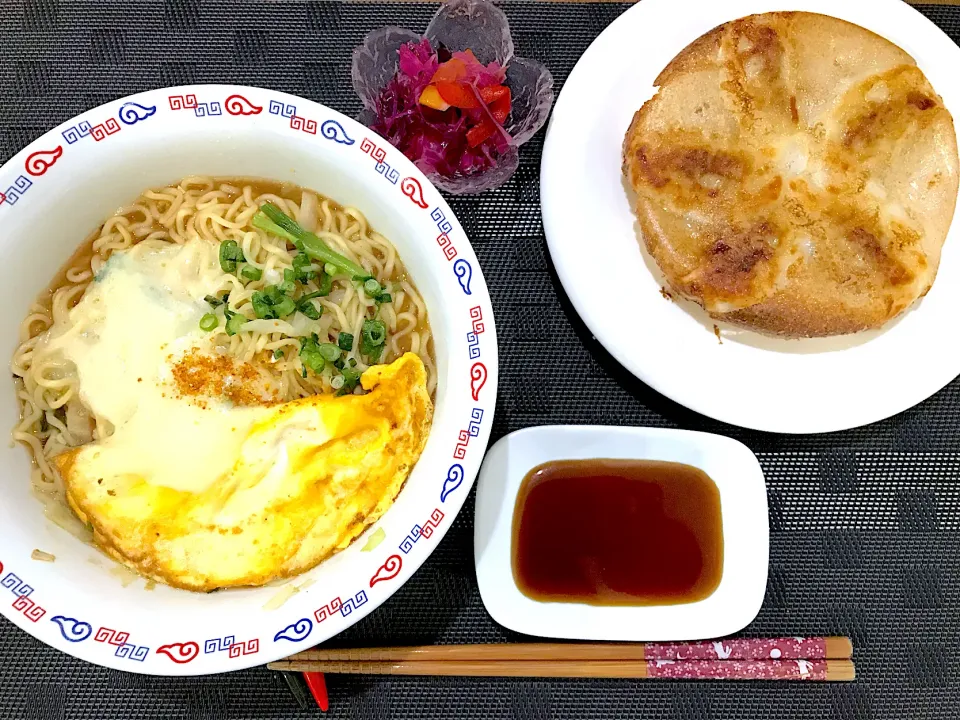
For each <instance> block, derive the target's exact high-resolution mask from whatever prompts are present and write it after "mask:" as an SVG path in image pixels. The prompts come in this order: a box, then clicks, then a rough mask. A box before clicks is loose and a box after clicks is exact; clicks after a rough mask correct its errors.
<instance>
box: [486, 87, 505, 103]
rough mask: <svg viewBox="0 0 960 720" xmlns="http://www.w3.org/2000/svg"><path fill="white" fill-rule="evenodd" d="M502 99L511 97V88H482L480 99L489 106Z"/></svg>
mask: <svg viewBox="0 0 960 720" xmlns="http://www.w3.org/2000/svg"><path fill="white" fill-rule="evenodd" d="M502 97H507V98H509V97H510V88H508V87H507V86H506V85H491V86H489V87H482V88H480V99H481V100H483V101H484V102H485V103H486V104H487V105H489V104H490V103H492V102H494V101H496V100H499V99H500V98H502Z"/></svg>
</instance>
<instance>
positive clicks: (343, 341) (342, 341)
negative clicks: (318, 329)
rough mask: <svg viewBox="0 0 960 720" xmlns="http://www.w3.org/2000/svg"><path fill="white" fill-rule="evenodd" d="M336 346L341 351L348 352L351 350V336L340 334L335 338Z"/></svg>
mask: <svg viewBox="0 0 960 720" xmlns="http://www.w3.org/2000/svg"><path fill="white" fill-rule="evenodd" d="M337 345H339V346H340V349H341V350H346V351H347V352H350V351H351V350H353V335H352V334H350V333H345V332H342V333H340V334H339V335H338V336H337Z"/></svg>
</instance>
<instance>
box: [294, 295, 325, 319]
mask: <svg viewBox="0 0 960 720" xmlns="http://www.w3.org/2000/svg"><path fill="white" fill-rule="evenodd" d="M297 310H299V311H300V312H302V313H303V314H304V315H306V316H307V317H308V318H310V319H311V320H319V319H320V315H321V314H322V313H323V308H322V307H321V308H317V306H316V305H314V304H313V302H312V301H311V299H310V298H308V297H302V298H300V301H299V302H298V303H297Z"/></svg>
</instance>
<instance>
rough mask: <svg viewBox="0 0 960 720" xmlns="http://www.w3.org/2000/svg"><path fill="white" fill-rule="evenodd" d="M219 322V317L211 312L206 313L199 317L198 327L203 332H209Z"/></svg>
mask: <svg viewBox="0 0 960 720" xmlns="http://www.w3.org/2000/svg"><path fill="white" fill-rule="evenodd" d="M219 324H220V320H219V318H217V316H216V315H214V314H213V313H207V314H206V315H204V316H203V317H202V318H200V329H201V330H203V331H204V332H210V331H211V330H214V329H216V327H217V325H219Z"/></svg>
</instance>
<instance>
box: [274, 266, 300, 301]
mask: <svg viewBox="0 0 960 720" xmlns="http://www.w3.org/2000/svg"><path fill="white" fill-rule="evenodd" d="M277 289H279V290H280V292H282V293H283V294H284V295H293V293H294V292H296V290H297V284H296V283H295V282H294V280H293V271H291V270H290V269H289V268H287V269H286V270H284V271H283V282H282V283H280V284H279V285H277Z"/></svg>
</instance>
